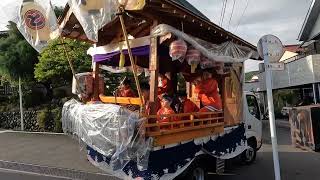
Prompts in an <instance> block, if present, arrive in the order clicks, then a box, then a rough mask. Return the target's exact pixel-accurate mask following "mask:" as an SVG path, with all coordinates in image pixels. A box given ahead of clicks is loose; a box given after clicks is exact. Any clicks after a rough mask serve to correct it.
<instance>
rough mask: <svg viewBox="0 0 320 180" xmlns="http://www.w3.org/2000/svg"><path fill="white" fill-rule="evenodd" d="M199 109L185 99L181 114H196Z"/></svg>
mask: <svg viewBox="0 0 320 180" xmlns="http://www.w3.org/2000/svg"><path fill="white" fill-rule="evenodd" d="M198 111H199V108H198V106H197V105H196V104H195V103H193V102H192V101H190V99H186V101H185V102H184V103H183V113H191V112H198Z"/></svg>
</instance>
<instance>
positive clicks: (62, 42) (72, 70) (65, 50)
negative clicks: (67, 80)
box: [60, 37, 82, 93]
mask: <svg viewBox="0 0 320 180" xmlns="http://www.w3.org/2000/svg"><path fill="white" fill-rule="evenodd" d="M60 41H61V44H62V49H63V52H64V54H65V55H66V57H67V60H68V63H69V67H70V69H71V72H72V76H73V77H74V79H75V81H76V85H77V87H79V89H80V93H82V88H81V86H80V84H79V81H78V78H77V77H76V72H75V70H74V67H73V64H72V62H71V58H70V56H69V53H68V51H67V48H66V46H65V43H64V40H63V37H61V38H60Z"/></svg>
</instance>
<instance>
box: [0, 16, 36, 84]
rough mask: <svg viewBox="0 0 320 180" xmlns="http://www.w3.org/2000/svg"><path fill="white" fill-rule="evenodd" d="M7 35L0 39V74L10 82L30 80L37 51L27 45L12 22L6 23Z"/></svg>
mask: <svg viewBox="0 0 320 180" xmlns="http://www.w3.org/2000/svg"><path fill="white" fill-rule="evenodd" d="M8 29H9V32H8V33H9V36H8V37H6V38H2V39H1V40H0V76H2V77H4V78H6V79H7V80H9V81H10V82H17V81H18V79H19V77H21V79H22V80H23V81H32V79H33V71H34V65H35V64H36V63H37V62H38V58H37V56H38V52H37V51H36V50H34V49H33V48H32V46H30V45H29V43H28V42H27V41H26V40H25V39H24V37H23V36H22V35H21V33H20V32H19V30H18V29H17V26H16V24H15V23H13V22H9V25H8Z"/></svg>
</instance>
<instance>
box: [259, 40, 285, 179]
mask: <svg viewBox="0 0 320 180" xmlns="http://www.w3.org/2000/svg"><path fill="white" fill-rule="evenodd" d="M258 52H259V54H260V56H261V57H263V60H264V64H265V67H266V68H265V74H266V89H267V99H268V112H269V124H270V135H271V143H272V155H273V168H274V176H275V180H281V174H280V163H279V153H278V142H277V133H276V123H275V116H274V107H273V95H272V81H271V80H272V74H271V70H273V69H284V65H281V63H280V65H279V64H278V65H276V64H273V63H276V62H278V61H279V60H280V58H281V57H282V55H283V53H284V50H283V46H282V43H281V41H280V40H279V38H277V37H276V36H274V35H265V36H263V37H261V39H260V40H259V42H258ZM281 66H282V67H283V68H282V67H281Z"/></svg>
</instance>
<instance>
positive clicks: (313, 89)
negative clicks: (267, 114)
mask: <svg viewBox="0 0 320 180" xmlns="http://www.w3.org/2000/svg"><path fill="white" fill-rule="evenodd" d="M319 9H320V1H318V0H313V2H312V4H311V6H310V8H309V11H308V13H307V15H306V17H305V20H304V23H303V26H302V28H301V30H300V33H299V36H298V40H300V41H302V43H301V44H300V45H287V46H285V47H284V49H285V54H284V56H283V57H282V58H281V60H280V61H281V62H283V63H284V70H283V71H273V72H272V78H273V79H272V88H273V90H274V91H275V92H277V91H284V90H287V91H290V92H292V93H294V94H295V98H296V99H300V101H304V100H305V99H309V101H310V100H311V101H313V103H315V104H316V103H320V41H319V40H320V11H319ZM263 71H264V70H263V69H261V71H260V73H259V75H258V76H259V87H260V89H259V91H260V92H261V93H263V94H264V96H265V95H266V85H265V73H264V72H263Z"/></svg>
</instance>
